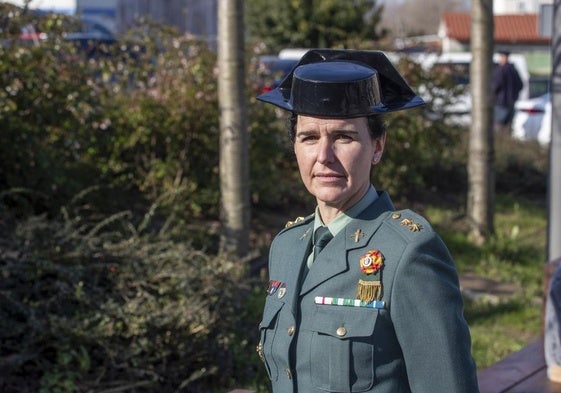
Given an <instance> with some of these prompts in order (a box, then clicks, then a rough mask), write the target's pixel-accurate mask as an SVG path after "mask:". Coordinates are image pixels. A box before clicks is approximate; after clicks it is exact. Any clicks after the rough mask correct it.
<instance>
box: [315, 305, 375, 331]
mask: <svg viewBox="0 0 561 393" xmlns="http://www.w3.org/2000/svg"><path fill="white" fill-rule="evenodd" d="M377 317H378V310H373V309H366V308H359V307H356V308H355V307H341V306H325V305H321V306H318V307H317V308H316V313H315V315H314V317H313V322H312V325H311V330H312V331H316V332H318V333H323V334H328V335H330V336H333V337H337V338H340V339H345V338H350V337H368V336H371V335H372V333H373V332H374V326H375V325H376V318H377Z"/></svg>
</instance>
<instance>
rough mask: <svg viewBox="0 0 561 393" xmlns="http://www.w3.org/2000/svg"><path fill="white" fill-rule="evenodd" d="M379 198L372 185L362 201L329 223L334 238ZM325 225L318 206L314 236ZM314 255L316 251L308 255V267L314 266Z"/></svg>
mask: <svg viewBox="0 0 561 393" xmlns="http://www.w3.org/2000/svg"><path fill="white" fill-rule="evenodd" d="M377 198H378V193H377V192H376V189H375V188H374V186H373V185H370V188H369V189H368V191H366V194H364V196H363V197H362V198H361V199H360V201H358V202H357V203H356V204H355V205H354V206H353V207H351V208H350V209H349V210H347V211H346V212H343V214H340V215H339V216H337V217H336V218H335V219H334V220H333V221H331V222H330V223H329V225H327V228H328V229H329V232H331V234H332V235H333V237H335V236H337V234H338V233H339V232H341V231H342V230H343V229H344V228H345V227H346V226H347V224H348V223H349V222H351V221H352V220H353V219H354V218H356V217H358V215H359V214H360V213H362V211H363V210H364V209H366V208H367V207H368V206H370V205H371V204H372V203H374V201H375V200H376V199H377ZM323 225H324V224H323V221H322V220H321V217H320V214H319V208H318V207H317V206H316V213H315V218H314V231H313V234H314V235H315V233H316V229H318V228H319V227H320V226H323ZM314 235H312V242H313V243H315V239H314V237H313V236H314ZM313 243H312V244H313ZM313 255H314V251H313V250H312V252H311V253H310V255H308V259H307V260H306V264H307V265H308V267H310V266H312V263H313V261H314V257H313Z"/></svg>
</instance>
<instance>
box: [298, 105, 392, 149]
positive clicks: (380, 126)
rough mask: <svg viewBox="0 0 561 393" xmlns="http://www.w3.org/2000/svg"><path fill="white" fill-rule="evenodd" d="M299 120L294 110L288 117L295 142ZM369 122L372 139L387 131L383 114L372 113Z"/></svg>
mask: <svg viewBox="0 0 561 393" xmlns="http://www.w3.org/2000/svg"><path fill="white" fill-rule="evenodd" d="M297 121H298V115H297V114H296V113H294V112H292V113H291V114H290V116H289V117H288V137H289V138H290V141H291V142H292V143H294V141H295V140H296V122H297ZM366 121H367V124H368V132H369V133H370V136H371V137H372V139H377V138H380V137H381V136H382V135H384V134H385V133H386V132H387V128H386V123H385V122H384V119H383V117H382V115H370V116H367V117H366Z"/></svg>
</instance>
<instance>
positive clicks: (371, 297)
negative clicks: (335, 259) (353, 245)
mask: <svg viewBox="0 0 561 393" xmlns="http://www.w3.org/2000/svg"><path fill="white" fill-rule="evenodd" d="M359 266H360V270H361V271H362V273H363V275H362V278H360V279H359V280H358V287H357V291H356V297H357V299H359V300H362V301H364V302H372V301H375V300H380V299H381V298H382V281H381V271H382V268H383V266H384V255H383V254H382V253H381V252H380V251H378V250H369V251H368V252H367V253H366V254H364V255H363V256H361V257H360V259H359Z"/></svg>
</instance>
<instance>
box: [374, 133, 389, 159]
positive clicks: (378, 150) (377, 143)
mask: <svg viewBox="0 0 561 393" xmlns="http://www.w3.org/2000/svg"><path fill="white" fill-rule="evenodd" d="M373 143H374V155H373V157H372V165H375V164H377V163H378V162H380V160H381V159H382V154H383V153H384V147H385V146H386V134H385V133H384V134H383V135H381V136H380V137H379V138H376V139H375V140H374V141H373Z"/></svg>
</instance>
